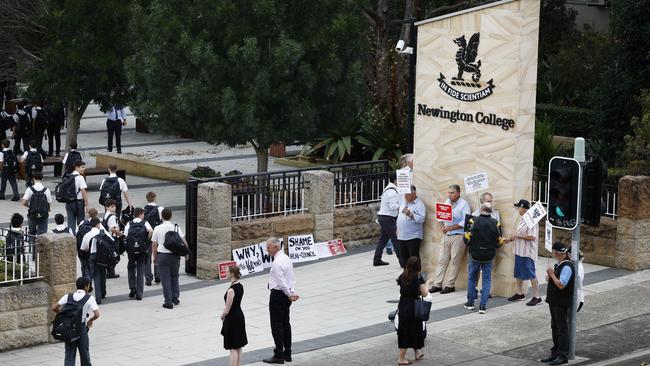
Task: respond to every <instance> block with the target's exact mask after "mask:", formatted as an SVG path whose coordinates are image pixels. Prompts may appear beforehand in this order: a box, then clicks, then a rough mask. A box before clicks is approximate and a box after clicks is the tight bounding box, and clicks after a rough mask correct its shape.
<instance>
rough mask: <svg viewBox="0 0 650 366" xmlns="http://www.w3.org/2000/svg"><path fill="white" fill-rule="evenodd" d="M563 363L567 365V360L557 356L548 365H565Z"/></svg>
mask: <svg viewBox="0 0 650 366" xmlns="http://www.w3.org/2000/svg"><path fill="white" fill-rule="evenodd" d="M565 363H569V360H567V359H566V358H564V357H559V356H558V357H556V358H555V359H554V360H553V361H551V362H549V363H548V364H549V365H562V364H565Z"/></svg>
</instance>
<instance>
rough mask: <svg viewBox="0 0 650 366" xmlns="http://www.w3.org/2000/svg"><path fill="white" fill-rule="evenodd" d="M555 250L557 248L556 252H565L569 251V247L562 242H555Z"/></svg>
mask: <svg viewBox="0 0 650 366" xmlns="http://www.w3.org/2000/svg"><path fill="white" fill-rule="evenodd" d="M553 250H555V251H556V252H561V253H565V252H566V251H567V248H566V247H565V246H564V244H562V243H554V244H553Z"/></svg>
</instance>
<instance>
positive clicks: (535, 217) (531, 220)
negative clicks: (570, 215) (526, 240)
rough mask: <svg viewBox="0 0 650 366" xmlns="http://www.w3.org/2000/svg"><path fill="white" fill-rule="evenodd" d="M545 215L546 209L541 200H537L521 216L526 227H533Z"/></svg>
mask: <svg viewBox="0 0 650 366" xmlns="http://www.w3.org/2000/svg"><path fill="white" fill-rule="evenodd" d="M544 216H546V210H545V209H544V205H542V203H541V202H539V201H537V203H535V204H534V205H533V207H531V208H530V209H529V210H528V211H527V212H526V213H525V214H524V216H523V220H524V222H525V223H526V226H528V228H533V227H535V225H536V224H537V223H538V222H540V221H541V220H542V219H543V218H544Z"/></svg>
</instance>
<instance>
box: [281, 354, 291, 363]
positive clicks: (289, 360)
mask: <svg viewBox="0 0 650 366" xmlns="http://www.w3.org/2000/svg"><path fill="white" fill-rule="evenodd" d="M282 358H283V359H284V362H291V355H288V356H287V355H284V356H282Z"/></svg>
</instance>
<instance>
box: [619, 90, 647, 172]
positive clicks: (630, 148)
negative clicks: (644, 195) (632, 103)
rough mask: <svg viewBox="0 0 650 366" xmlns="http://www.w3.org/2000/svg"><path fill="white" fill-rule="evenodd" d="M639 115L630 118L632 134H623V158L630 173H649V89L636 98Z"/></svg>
mask: <svg viewBox="0 0 650 366" xmlns="http://www.w3.org/2000/svg"><path fill="white" fill-rule="evenodd" d="M638 102H639V103H640V104H641V116H640V117H633V118H632V120H631V122H630V123H631V125H632V128H633V129H634V134H633V135H627V136H625V144H626V147H625V158H626V160H627V167H628V171H629V173H630V174H634V175H650V90H649V89H646V90H644V91H643V93H642V94H641V96H640V97H639V98H638Z"/></svg>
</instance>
